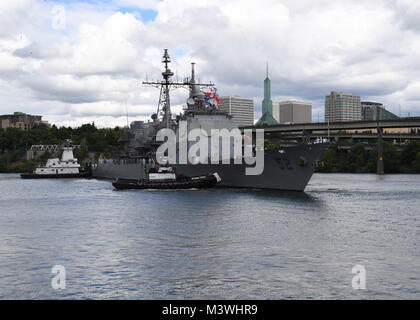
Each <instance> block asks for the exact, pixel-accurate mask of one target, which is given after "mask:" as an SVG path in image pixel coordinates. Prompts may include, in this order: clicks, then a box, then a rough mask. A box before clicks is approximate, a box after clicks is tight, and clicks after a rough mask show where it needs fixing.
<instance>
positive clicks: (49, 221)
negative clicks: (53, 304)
mask: <svg viewBox="0 0 420 320" xmlns="http://www.w3.org/2000/svg"><path fill="white" fill-rule="evenodd" d="M419 218H420V176H418V175H386V176H376V175H355V174H315V175H314V176H313V178H312V179H311V181H310V184H309V185H308V187H307V189H306V192H305V193H287V192H275V191H263V190H241V189H209V190H172V191H156V190H155V191H151V190H133V191H116V190H114V189H113V187H112V185H111V183H110V182H108V181H100V180H94V179H93V180H83V179H74V180H73V179H68V180H65V179H64V180H58V179H57V180H54V179H51V180H21V179H19V176H18V175H16V174H1V175H0V299H111V298H112V299H344V298H345V299H392V298H395V299H403V298H408V299H419V298H420V250H419V246H418V245H419V239H420V221H419ZM54 265H61V266H63V267H64V268H65V276H66V282H65V284H66V288H65V289H62V290H57V289H53V288H52V285H51V282H52V279H53V277H54V274H53V273H51V271H52V267H53V266H54ZM355 265H361V266H363V268H364V270H365V275H366V282H365V283H366V289H365V290H363V289H360V290H356V289H354V288H353V287H352V279H353V277H355V274H352V268H353V267H354V266H355ZM61 275H63V273H61Z"/></svg>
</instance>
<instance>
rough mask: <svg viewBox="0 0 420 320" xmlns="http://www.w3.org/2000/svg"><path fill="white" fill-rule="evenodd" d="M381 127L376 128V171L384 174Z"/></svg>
mask: <svg viewBox="0 0 420 320" xmlns="http://www.w3.org/2000/svg"><path fill="white" fill-rule="evenodd" d="M383 131H384V130H383V128H378V162H377V165H376V173H377V174H384V173H385V169H384V139H383V136H382V134H383Z"/></svg>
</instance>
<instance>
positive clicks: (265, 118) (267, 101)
mask: <svg viewBox="0 0 420 320" xmlns="http://www.w3.org/2000/svg"><path fill="white" fill-rule="evenodd" d="M264 124H268V125H271V124H278V122H277V121H276V119H274V118H273V101H271V80H270V78H269V77H268V62H267V76H266V78H265V80H264V100H263V102H262V116H261V118H260V120H258V121H257V123H256V124H255V125H256V126H261V125H264Z"/></svg>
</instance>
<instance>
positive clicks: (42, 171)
mask: <svg viewBox="0 0 420 320" xmlns="http://www.w3.org/2000/svg"><path fill="white" fill-rule="evenodd" d="M62 149H63V154H62V156H61V160H60V159H59V158H53V159H48V160H47V163H46V165H45V167H39V168H36V169H35V171H34V172H31V173H21V175H20V176H21V177H22V178H23V179H42V178H84V177H88V176H90V171H89V170H85V169H84V168H82V167H81V166H80V164H79V163H78V162H77V159H76V158H75V157H74V155H73V146H72V144H71V141H70V140H67V141H66V143H65V144H64V146H63V148H62Z"/></svg>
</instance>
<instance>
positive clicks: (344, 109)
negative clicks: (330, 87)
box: [325, 91, 362, 122]
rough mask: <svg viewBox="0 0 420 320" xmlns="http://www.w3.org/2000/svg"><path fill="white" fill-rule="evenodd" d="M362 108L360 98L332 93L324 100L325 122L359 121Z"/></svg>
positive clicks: (347, 94) (345, 93)
mask: <svg viewBox="0 0 420 320" xmlns="http://www.w3.org/2000/svg"><path fill="white" fill-rule="evenodd" d="M360 120H362V107H361V104H360V96H356V95H355V94H353V93H347V92H336V91H332V92H331V94H330V95H329V96H326V98H325V122H328V121H329V122H341V121H360Z"/></svg>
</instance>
